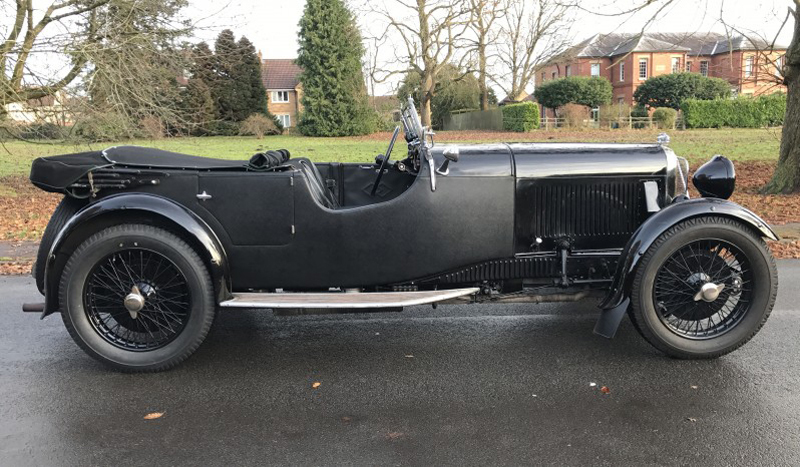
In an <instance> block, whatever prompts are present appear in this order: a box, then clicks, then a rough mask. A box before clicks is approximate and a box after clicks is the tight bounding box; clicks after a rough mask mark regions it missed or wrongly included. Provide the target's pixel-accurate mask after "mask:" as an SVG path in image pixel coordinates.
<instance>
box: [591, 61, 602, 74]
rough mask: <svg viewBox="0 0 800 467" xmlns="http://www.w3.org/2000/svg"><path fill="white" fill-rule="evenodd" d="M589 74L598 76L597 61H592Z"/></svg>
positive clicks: (598, 66) (598, 67)
mask: <svg viewBox="0 0 800 467" xmlns="http://www.w3.org/2000/svg"><path fill="white" fill-rule="evenodd" d="M589 74H590V75H591V76H600V64H599V63H592V66H591V69H590V71H589Z"/></svg>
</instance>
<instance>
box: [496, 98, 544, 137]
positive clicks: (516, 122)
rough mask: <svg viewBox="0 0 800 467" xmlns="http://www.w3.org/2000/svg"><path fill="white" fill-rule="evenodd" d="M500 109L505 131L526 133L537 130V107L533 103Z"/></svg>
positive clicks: (512, 105)
mask: <svg viewBox="0 0 800 467" xmlns="http://www.w3.org/2000/svg"><path fill="white" fill-rule="evenodd" d="M501 109H503V129H504V130H505V131H518V132H526V131H531V130H535V129H537V128H539V106H538V105H536V104H534V103H533V102H522V103H520V104H509V105H504V106H503V107H501Z"/></svg>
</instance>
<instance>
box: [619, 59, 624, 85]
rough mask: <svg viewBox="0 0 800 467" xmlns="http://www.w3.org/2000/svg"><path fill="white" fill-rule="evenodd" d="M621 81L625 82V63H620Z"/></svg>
mask: <svg viewBox="0 0 800 467" xmlns="http://www.w3.org/2000/svg"><path fill="white" fill-rule="evenodd" d="M619 80H620V81H625V62H619Z"/></svg>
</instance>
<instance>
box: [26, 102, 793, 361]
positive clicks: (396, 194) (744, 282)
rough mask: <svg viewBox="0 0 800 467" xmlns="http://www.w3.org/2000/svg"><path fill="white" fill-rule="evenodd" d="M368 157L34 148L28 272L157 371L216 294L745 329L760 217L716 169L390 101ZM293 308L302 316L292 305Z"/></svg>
mask: <svg viewBox="0 0 800 467" xmlns="http://www.w3.org/2000/svg"><path fill="white" fill-rule="evenodd" d="M401 115H402V122H403V127H404V128H403V130H404V132H403V134H404V137H405V143H406V144H407V147H408V150H407V153H406V154H404V155H403V158H402V159H400V160H396V161H393V160H392V159H391V156H392V153H393V148H394V146H395V143H396V140H397V138H398V135H399V134H400V133H401V132H400V127H398V128H397V129H396V130H395V132H394V135H393V137H392V140H391V142H390V143H389V147H388V150H387V151H386V154H384V155H379V156H378V157H377V158H376V161H375V163H363V164H340V163H312V162H311V161H309V160H308V159H306V158H300V157H295V158H290V157H289V153H288V151H284V150H281V151H268V152H266V153H261V154H256V155H255V156H253V158H252V159H250V160H249V161H229V160H219V159H211V158H202V157H195V156H188V155H182V154H176V153H171V152H166V151H161V150H155V149H147V148H140V147H132V146H122V147H112V148H108V149H106V150H104V151H93V152H85V153H80V154H70V155H63V156H55V157H47V158H40V159H37V160H36V161H34V163H33V167H32V168H31V181H32V182H33V183H34V184H35V185H36V186H37V187H39V188H41V189H43V190H47V191H53V192H59V193H63V194H65V197H64V199H63V201H62V202H61V204H60V205H59V206H58V208H57V209H56V211H55V213H54V214H53V217H52V219H51V220H50V224H49V225H48V227H47V230H46V232H45V235H44V238H43V241H42V244H41V247H40V251H39V257H38V260H37V262H36V265H35V266H34V276H35V278H36V283H37V285H38V287H39V290H40V291H41V293H42V294H43V295H44V297H45V300H44V303H40V304H26V305H25V310H26V311H41V312H42V313H43V316H46V315H49V314H51V313H53V312H56V311H60V312H61V316H62V318H63V320H64V324H65V325H66V327H67V330H68V331H69V333H70V335H71V336H72V337H73V338H74V339H75V341H76V342H77V343H78V345H79V346H80V347H81V348H83V349H84V350H85V351H86V352H87V353H89V354H90V355H92V356H93V357H95V358H97V359H99V360H101V361H103V362H105V363H108V364H110V365H112V366H114V367H116V368H119V369H123V370H129V371H154V370H163V369H167V368H170V367H172V366H174V365H176V364H178V363H179V362H181V361H182V360H184V359H185V358H187V357H188V356H189V355H191V353H192V352H194V351H195V349H197V347H198V346H199V345H200V343H201V342H202V341H203V339H204V338H205V336H206V333H207V332H208V329H209V327H210V326H211V323H212V321H213V319H214V316H215V314H216V311H217V309H219V308H271V309H274V310H275V311H276V312H279V313H292V312H293V313H297V312H309V311H314V310H320V309H325V310H328V311H330V309H336V310H341V311H352V310H362V311H367V310H387V309H389V310H391V309H394V310H399V309H402V307H405V306H411V305H420V304H428V303H431V304H434V306H435V305H436V304H437V303H443V302H453V301H461V302H474V303H492V302H493V303H497V302H542V301H574V300H578V299H582V298H585V297H590V296H596V297H597V298H599V299H600V308H601V309H602V311H601V313H600V318H599V321H598V323H597V326H596V328H595V332H597V333H599V334H601V335H604V336H607V337H612V336H613V335H614V333H615V332H616V329H617V326H618V325H619V322H620V320H621V319H622V317H623V315H624V314H625V313H626V312H627V313H628V314H629V315H630V317H631V319H632V320H633V322H634V324H635V325H636V328H637V329H638V330H639V331H640V332H641V333H642V335H643V336H644V337H645V338H646V339H647V340H648V341H649V342H650V343H651V344H653V345H654V346H655V347H657V348H658V349H660V350H661V351H663V352H665V353H666V354H669V355H671V356H674V357H680V358H711V357H718V356H720V355H723V354H726V353H728V352H731V351H733V350H734V349H736V348H738V347H739V346H741V345H742V344H744V343H745V342H747V341H748V340H749V339H750V338H751V337H753V335H754V334H755V333H756V332H757V331H758V330H759V329H760V328H761V326H762V325H763V324H764V322H765V320H766V319H767V317H768V315H769V313H770V311H771V309H772V306H773V303H774V301H775V294H776V291H777V285H778V278H777V272H776V267H775V262H774V260H773V258H772V256H771V255H770V252H769V250H768V249H767V247H766V245H765V243H764V239H765V238H767V239H773V240H776V239H777V237H776V235H775V233H774V232H773V231H772V230H771V229H770V228H769V226H768V225H767V224H766V223H765V222H764V221H763V220H761V219H760V218H759V217H758V216H756V215H755V214H753V213H752V212H750V211H748V210H747V209H744V208H742V207H741V206H739V205H737V204H734V203H732V202H729V201H726V199H727V198H728V197H729V196H730V195H731V193H732V191H733V188H734V181H735V174H734V168H733V165H732V163H731V162H730V161H729V160H727V159H725V158H724V157H721V156H716V157H714V158H713V159H712V160H711V161H710V162H708V163H707V164H706V165H704V166H703V167H702V168H700V169H699V170H698V171H697V172H696V174H695V176H694V184H695V186H696V187H697V188H698V190H699V191H700V192H701V193H702V194H703V196H704V197H703V198H700V199H689V197H688V189H687V183H688V164H687V163H686V161H685V160H684V159H682V158H680V157H677V156H676V155H675V154H674V153H673V151H672V150H670V149H669V148H668V147H667V146H666V143H667V141H666V138H664V139H662V140H661V141H660V142H659V143H658V144H562V143H546V144H541V143H525V144H481V145H434V144H433V137H432V136H433V135H432V134H431V133H430V132H428V131H427V130H426V129H425V128H423V127H422V125H421V124H420V122H419V118H418V115H417V113H416V110H415V109H414V106H413V102H412V101H411V100H410V99H409V101H408V103H407V105H405V106H404V107H403V109H402V111H401ZM299 310H302V311H299Z"/></svg>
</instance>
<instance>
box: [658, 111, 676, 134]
mask: <svg viewBox="0 0 800 467" xmlns="http://www.w3.org/2000/svg"><path fill="white" fill-rule="evenodd" d="M677 118H678V111H677V110H675V109H672V108H670V107H659V108H657V109H656V110H655V111H653V121H654V122H656V123H657V124H658V127H659V128H663V129H667V130H671V129H673V128H675V120H676V119H677Z"/></svg>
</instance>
